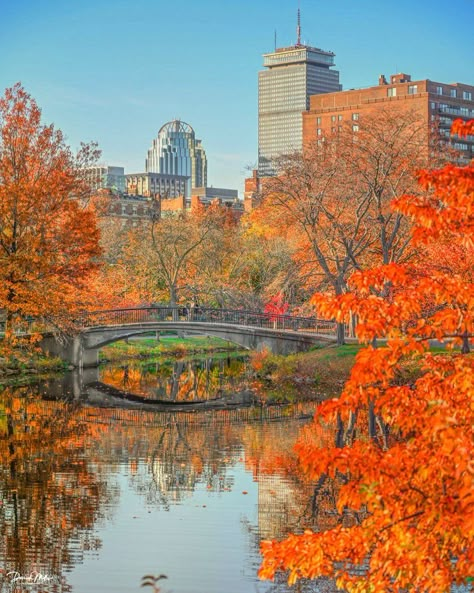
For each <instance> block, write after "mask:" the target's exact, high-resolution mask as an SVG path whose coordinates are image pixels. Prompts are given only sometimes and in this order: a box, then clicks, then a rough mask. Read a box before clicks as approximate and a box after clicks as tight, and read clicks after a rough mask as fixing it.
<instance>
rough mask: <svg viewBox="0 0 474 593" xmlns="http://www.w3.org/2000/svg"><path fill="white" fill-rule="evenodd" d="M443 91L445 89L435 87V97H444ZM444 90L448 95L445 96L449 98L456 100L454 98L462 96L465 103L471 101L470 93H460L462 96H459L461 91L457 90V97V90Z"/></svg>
mask: <svg viewBox="0 0 474 593" xmlns="http://www.w3.org/2000/svg"><path fill="white" fill-rule="evenodd" d="M444 90H445V89H443V87H442V86H437V87H436V94H437V95H444V94H445V93H444ZM446 90H447V91H448V93H447V94H448V95H449V96H450V97H454V98H456V97H458V96H459V97H461V96H462V98H463V99H464V100H465V101H472V93H471V91H462V95H461V90H459V95H458V89H451V88H449V89H446Z"/></svg>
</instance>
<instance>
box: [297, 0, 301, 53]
mask: <svg viewBox="0 0 474 593" xmlns="http://www.w3.org/2000/svg"><path fill="white" fill-rule="evenodd" d="M296 45H301V11H300V3H299V1H298V21H297V25H296Z"/></svg>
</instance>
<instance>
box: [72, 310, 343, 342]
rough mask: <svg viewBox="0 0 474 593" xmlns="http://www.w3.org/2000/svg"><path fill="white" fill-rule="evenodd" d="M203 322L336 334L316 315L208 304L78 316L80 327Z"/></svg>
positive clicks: (77, 323) (90, 313)
mask: <svg viewBox="0 0 474 593" xmlns="http://www.w3.org/2000/svg"><path fill="white" fill-rule="evenodd" d="M160 321H162V322H166V321H168V322H170V321H172V322H179V323H183V324H184V323H189V322H202V323H209V324H229V325H241V326H245V327H257V328H268V329H275V330H290V331H306V332H314V333H318V334H324V335H334V334H335V332H336V324H335V322H333V321H327V320H325V319H316V318H315V317H298V316H294V315H274V314H269V313H263V312H258V311H245V310H240V309H238V310H234V309H213V308H209V307H183V306H176V307H171V306H154V307H139V308H129V309H111V310H107V311H92V312H88V313H84V314H83V315H81V316H80V318H78V319H76V326H79V327H81V328H86V327H98V326H116V325H127V324H140V323H153V322H160Z"/></svg>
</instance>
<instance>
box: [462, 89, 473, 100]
mask: <svg viewBox="0 0 474 593" xmlns="http://www.w3.org/2000/svg"><path fill="white" fill-rule="evenodd" d="M462 98H463V99H465V100H466V101H472V93H471V92H470V91H463V93H462Z"/></svg>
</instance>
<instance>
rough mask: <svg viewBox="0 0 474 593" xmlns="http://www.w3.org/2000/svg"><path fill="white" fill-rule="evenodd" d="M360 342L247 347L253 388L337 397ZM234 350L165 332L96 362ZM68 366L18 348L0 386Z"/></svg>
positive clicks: (2, 361) (114, 347)
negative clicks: (280, 350)
mask: <svg viewBox="0 0 474 593" xmlns="http://www.w3.org/2000/svg"><path fill="white" fill-rule="evenodd" d="M359 349H360V346H358V345H345V346H337V347H336V346H332V347H327V348H319V349H314V350H311V351H309V352H301V353H298V354H291V355H288V356H280V355H274V354H272V353H270V352H268V351H266V350H264V351H261V352H251V353H250V352H249V353H248V355H249V358H250V366H251V370H252V374H253V382H252V389H253V390H254V391H255V392H256V394H257V395H258V397H259V398H260V399H262V400H264V401H266V402H267V403H296V402H298V401H322V400H323V399H327V398H328V397H336V396H337V395H339V393H340V392H341V390H342V387H343V385H344V383H345V381H346V380H347V378H348V377H349V373H350V371H351V368H352V365H353V362H354V358H355V355H356V353H357V352H358V350H359ZM226 352H227V353H231V352H232V353H238V352H243V353H247V351H243V350H242V349H241V348H240V347H239V346H237V345H236V344H233V343H230V342H226V341H224V340H220V339H219V338H212V337H206V336H188V337H186V338H180V337H178V336H166V337H161V338H160V339H159V340H156V338H155V337H141V338H133V339H130V340H128V341H126V340H122V341H119V342H115V343H113V344H110V345H109V346H106V347H104V348H103V349H102V350H101V351H100V361H99V362H100V364H106V363H121V362H126V361H132V360H146V359H151V358H157V357H158V356H166V357H168V358H184V357H186V358H188V357H192V356H202V355H205V354H223V353H226ZM68 370H72V369H71V367H69V366H68V365H67V364H66V363H64V362H63V361H61V360H60V359H59V358H49V357H46V356H44V355H42V354H39V353H38V354H35V353H33V354H30V355H27V354H26V353H22V355H21V356H17V357H11V358H9V359H6V358H0V387H1V386H7V385H23V384H28V383H34V382H37V381H38V380H43V379H46V378H50V377H51V376H53V375H58V374H61V373H63V372H66V371H68Z"/></svg>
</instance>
